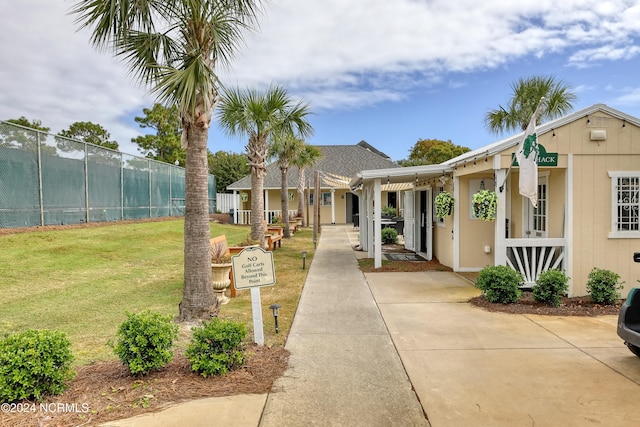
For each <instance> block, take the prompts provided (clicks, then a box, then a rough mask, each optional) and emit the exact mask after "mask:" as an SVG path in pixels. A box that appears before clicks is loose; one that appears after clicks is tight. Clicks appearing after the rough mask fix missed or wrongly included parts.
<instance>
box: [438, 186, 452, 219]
mask: <svg viewBox="0 0 640 427" xmlns="http://www.w3.org/2000/svg"><path fill="white" fill-rule="evenodd" d="M453 202H454V200H453V196H452V195H451V194H449V193H447V192H446V191H443V192H441V193H439V194H438V195H437V196H436V200H435V203H436V216H437V217H438V218H444V217H446V216H449V215H451V214H452V213H453Z"/></svg>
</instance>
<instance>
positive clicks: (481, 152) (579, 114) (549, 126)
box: [442, 104, 640, 167]
mask: <svg viewBox="0 0 640 427" xmlns="http://www.w3.org/2000/svg"><path fill="white" fill-rule="evenodd" d="M598 111H601V112H603V113H607V114H609V115H611V116H613V117H616V118H618V119H621V120H626V121H627V122H629V123H631V124H635V125H636V126H638V127H640V119H638V118H637V117H633V116H630V115H629V114H626V113H623V112H622V111H618V110H616V109H615V108H611V107H609V106H607V105H605V104H594V105H592V106H591V107H588V108H585V109H583V110H580V111H576V112H575V113H571V114H569V115H566V116H563V117H560V118H558V119H555V120H553V121H550V122H547V123H544V124H541V125H539V126H536V134H538V136H540V135H543V134H545V133H547V132H550V131H552V130H554V129H558V128H559V127H561V126H564V125H566V124H568V123H571V122H574V121H576V120H578V119H581V118H583V117H586V116H589V115H591V114H594V113H596V112H598ZM523 136H524V132H520V133H518V134H516V135H512V136H510V137H508V138H505V139H502V140H500V141H496V142H494V143H492V144H489V145H485V146H484V147H481V148H478V149H477V150H473V151H468V152H466V153H464V154H462V155H460V156H458V157H454V158H453V159H450V160H447V161H446V162H443V163H442V165H447V166H449V167H454V166H455V165H457V164H461V163H464V162H467V161H470V160H472V159H474V158H480V157H485V156H493V155H494V154H498V153H500V152H502V151H503V150H507V149H509V148H512V147H515V146H517V145H518V144H519V143H520V141H521V140H522V137H523Z"/></svg>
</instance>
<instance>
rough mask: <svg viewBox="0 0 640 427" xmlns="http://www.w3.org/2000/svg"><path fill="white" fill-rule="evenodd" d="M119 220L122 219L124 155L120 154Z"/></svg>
mask: <svg viewBox="0 0 640 427" xmlns="http://www.w3.org/2000/svg"><path fill="white" fill-rule="evenodd" d="M120 219H121V220H123V219H124V155H123V154H122V153H120Z"/></svg>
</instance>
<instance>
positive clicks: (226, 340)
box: [185, 317, 247, 378]
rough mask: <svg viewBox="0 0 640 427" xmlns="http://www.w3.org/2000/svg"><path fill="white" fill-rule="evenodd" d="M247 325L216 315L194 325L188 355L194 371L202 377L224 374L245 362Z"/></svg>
mask: <svg viewBox="0 0 640 427" xmlns="http://www.w3.org/2000/svg"><path fill="white" fill-rule="evenodd" d="M246 336H247V328H246V327H245V326H244V325H243V324H242V323H238V322H232V321H229V320H222V319H218V318H215V317H214V318H213V319H211V320H210V321H204V322H202V327H197V328H193V337H192V338H191V343H190V344H189V346H188V347H187V350H186V352H185V355H186V356H187V359H189V363H190V364H191V370H192V371H194V372H198V373H199V374H200V375H202V376H203V377H205V378H206V377H207V375H224V374H226V373H227V372H228V371H229V370H230V369H232V368H233V367H235V366H240V365H242V364H244V344H243V341H244V339H245V337H246Z"/></svg>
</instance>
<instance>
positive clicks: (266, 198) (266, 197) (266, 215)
mask: <svg viewBox="0 0 640 427" xmlns="http://www.w3.org/2000/svg"><path fill="white" fill-rule="evenodd" d="M263 200H264V219H265V220H266V221H267V224H269V223H271V221H269V190H264V197H263Z"/></svg>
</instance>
